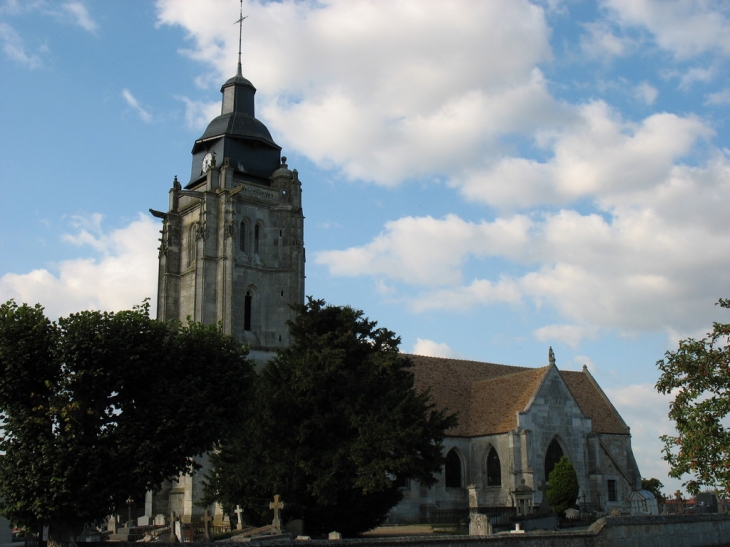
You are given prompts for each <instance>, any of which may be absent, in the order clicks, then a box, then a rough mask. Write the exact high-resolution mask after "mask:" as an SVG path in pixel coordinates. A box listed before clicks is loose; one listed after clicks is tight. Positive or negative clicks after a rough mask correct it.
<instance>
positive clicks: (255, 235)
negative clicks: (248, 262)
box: [253, 224, 261, 254]
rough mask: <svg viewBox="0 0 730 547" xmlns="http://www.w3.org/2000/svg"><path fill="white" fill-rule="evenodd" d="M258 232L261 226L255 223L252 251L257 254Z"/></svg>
mask: <svg viewBox="0 0 730 547" xmlns="http://www.w3.org/2000/svg"><path fill="white" fill-rule="evenodd" d="M259 232H261V226H260V225H258V224H256V226H254V227H253V252H254V254H259Z"/></svg>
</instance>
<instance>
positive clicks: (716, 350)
mask: <svg viewBox="0 0 730 547" xmlns="http://www.w3.org/2000/svg"><path fill="white" fill-rule="evenodd" d="M718 304H719V305H720V306H721V307H723V308H730V300H723V299H720V301H719V302H718ZM657 366H658V367H659V370H660V371H661V376H660V378H659V380H658V381H657V384H656V388H657V390H658V391H659V392H660V393H664V394H666V395H670V394H671V395H674V401H673V402H672V403H671V404H670V406H669V418H671V419H672V420H673V421H674V426H675V428H676V430H677V435H676V436H675V435H663V436H662V437H661V439H662V441H664V448H663V450H662V451H663V453H664V456H663V458H664V459H665V460H666V461H667V462H668V463H669V465H670V467H671V469H670V471H669V476H670V477H674V478H677V479H679V478H681V477H682V476H684V475H690V476H691V478H690V479H689V480H687V482H685V483H684V484H683V486H685V488H686V489H687V491H688V492H690V493H691V494H694V495H697V494H698V493H699V492H700V490H701V489H702V487H703V486H706V487H708V488H713V487H718V488H719V489H720V490H722V491H723V492H725V494H728V493H730V431H728V429H727V427H726V426H725V425H724V424H725V423H727V420H726V417H727V415H728V413H729V412H730V324H722V323H714V327H713V330H712V332H710V333H708V334H707V337H706V338H703V339H702V340H694V339H692V338H688V339H687V340H681V341H680V342H679V348H678V349H677V350H676V351H667V352H666V353H665V355H664V359H662V360H660V361H658V362H657Z"/></svg>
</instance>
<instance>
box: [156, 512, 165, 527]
mask: <svg viewBox="0 0 730 547" xmlns="http://www.w3.org/2000/svg"><path fill="white" fill-rule="evenodd" d="M164 525H165V515H163V514H161V513H158V514H157V515H155V526H164Z"/></svg>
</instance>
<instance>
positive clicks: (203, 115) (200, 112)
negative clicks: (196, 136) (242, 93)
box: [178, 97, 221, 131]
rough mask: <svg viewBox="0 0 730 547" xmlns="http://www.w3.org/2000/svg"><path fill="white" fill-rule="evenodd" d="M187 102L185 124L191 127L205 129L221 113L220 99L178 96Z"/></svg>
mask: <svg viewBox="0 0 730 547" xmlns="http://www.w3.org/2000/svg"><path fill="white" fill-rule="evenodd" d="M178 98H179V99H180V100H181V101H183V102H184V103H185V125H187V127H188V128H189V129H196V130H199V131H203V130H204V129H205V128H206V127H207V126H208V124H209V123H210V121H211V120H212V119H213V118H217V117H218V116H220V113H221V103H220V101H211V102H208V101H194V100H192V99H189V98H187V97H178Z"/></svg>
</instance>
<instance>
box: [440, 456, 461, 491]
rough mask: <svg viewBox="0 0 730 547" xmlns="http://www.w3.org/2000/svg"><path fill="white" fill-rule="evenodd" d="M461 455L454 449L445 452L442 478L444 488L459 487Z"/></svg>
mask: <svg viewBox="0 0 730 547" xmlns="http://www.w3.org/2000/svg"><path fill="white" fill-rule="evenodd" d="M461 475H462V473H461V457H460V456H459V454H458V453H457V452H456V450H455V449H453V448H452V449H451V450H449V453H448V454H446V465H445V469H444V480H445V483H446V488H461Z"/></svg>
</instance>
